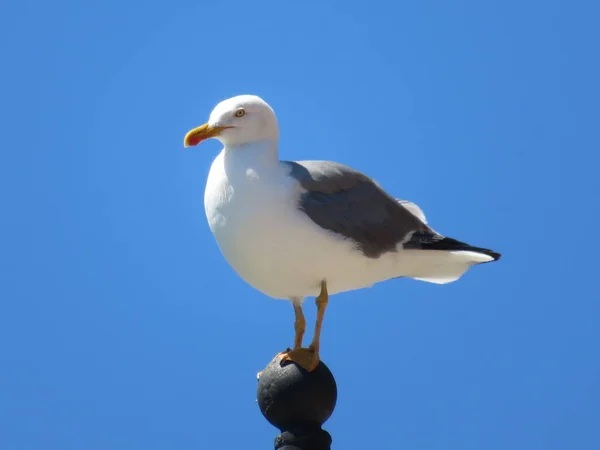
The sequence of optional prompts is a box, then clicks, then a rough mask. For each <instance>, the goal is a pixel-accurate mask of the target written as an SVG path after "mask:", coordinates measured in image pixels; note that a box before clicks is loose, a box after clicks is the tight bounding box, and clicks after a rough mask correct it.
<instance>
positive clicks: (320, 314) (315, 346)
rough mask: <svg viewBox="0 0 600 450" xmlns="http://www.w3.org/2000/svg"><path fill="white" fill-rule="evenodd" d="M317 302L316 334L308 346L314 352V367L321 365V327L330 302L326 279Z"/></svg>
mask: <svg viewBox="0 0 600 450" xmlns="http://www.w3.org/2000/svg"><path fill="white" fill-rule="evenodd" d="M315 303H316V304H317V322H316V323H315V334H314V336H313V340H312V343H311V344H310V347H308V348H309V349H310V350H312V352H313V369H314V368H315V367H317V366H318V365H319V346H320V341H321V328H322V327H323V318H324V317H325V309H326V308H327V303H329V294H328V293H327V283H326V282H325V280H323V281H322V282H321V293H320V294H319V296H318V297H317V298H316V300H315ZM310 370H312V369H310Z"/></svg>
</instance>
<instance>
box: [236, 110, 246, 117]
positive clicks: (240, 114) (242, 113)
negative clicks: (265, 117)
mask: <svg viewBox="0 0 600 450" xmlns="http://www.w3.org/2000/svg"><path fill="white" fill-rule="evenodd" d="M245 114H246V111H244V110H243V109H238V110H237V111H236V112H235V117H244V115H245Z"/></svg>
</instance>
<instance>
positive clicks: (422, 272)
mask: <svg viewBox="0 0 600 450" xmlns="http://www.w3.org/2000/svg"><path fill="white" fill-rule="evenodd" d="M406 252H407V253H408V252H410V253H411V255H410V256H409V255H407V256H409V257H408V258H407V260H408V261H409V262H407V263H405V264H406V266H407V267H406V269H405V271H406V273H405V275H404V276H407V277H410V278H414V279H415V280H421V281H427V282H428V283H436V284H446V283H451V282H453V281H456V280H458V279H459V278H460V277H461V276H463V275H464V273H465V272H466V271H467V270H469V268H470V267H471V266H474V265H476V264H481V263H486V262H490V261H493V260H494V258H492V257H491V256H488V255H485V254H483V253H477V252H473V251H453V252H448V251H438V250H425V251H424V250H406ZM403 265H404V264H403Z"/></svg>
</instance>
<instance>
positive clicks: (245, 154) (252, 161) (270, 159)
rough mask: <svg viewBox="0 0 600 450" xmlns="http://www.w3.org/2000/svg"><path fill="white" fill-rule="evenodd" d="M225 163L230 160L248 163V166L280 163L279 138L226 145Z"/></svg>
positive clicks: (224, 151)
mask: <svg viewBox="0 0 600 450" xmlns="http://www.w3.org/2000/svg"><path fill="white" fill-rule="evenodd" d="M223 153H224V157H225V165H227V164H228V161H233V160H235V161H236V165H238V164H240V163H242V164H243V163H246V164H247V165H248V166H255V165H261V166H263V165H274V164H278V163H279V152H278V148H277V140H265V141H259V142H253V143H251V144H241V145H231V144H229V145H226V146H225V148H224V149H223Z"/></svg>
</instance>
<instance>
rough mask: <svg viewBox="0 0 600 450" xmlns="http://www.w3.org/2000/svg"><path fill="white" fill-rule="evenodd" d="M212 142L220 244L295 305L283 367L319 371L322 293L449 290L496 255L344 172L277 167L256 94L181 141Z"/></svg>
mask: <svg viewBox="0 0 600 450" xmlns="http://www.w3.org/2000/svg"><path fill="white" fill-rule="evenodd" d="M210 138H214V139H217V140H219V141H220V142H221V144H223V147H224V148H223V149H222V150H221V152H220V153H219V155H218V156H217V157H216V158H215V159H214V161H213V163H212V165H211V168H210V172H209V174H208V179H207V182H206V190H205V193H204V207H205V212H206V218H207V220H208V224H209V227H210V230H211V232H212V233H213V235H214V237H215V239H216V242H217V245H218V247H219V249H220V251H221V253H222V254H223V256H224V258H225V259H226V260H227V262H228V263H229V264H230V265H231V267H232V268H233V269H234V270H235V272H237V274H238V275H239V276H240V277H241V278H242V279H243V280H244V281H245V282H246V283H248V284H249V285H250V286H252V287H254V288H255V289H257V290H258V291H260V292H262V293H263V294H265V295H267V296H269V297H272V298H275V299H287V300H289V301H291V303H292V306H293V308H294V313H295V322H294V345H293V348H292V349H289V348H288V349H287V351H284V352H281V353H279V354H278V356H279V357H280V360H281V363H282V364H283V363H285V362H286V361H293V362H295V363H296V364H298V365H299V366H301V367H303V368H304V369H306V370H308V371H312V370H314V369H315V368H316V367H317V366H318V364H319V361H320V359H319V350H320V336H321V328H322V325H323V318H324V316H325V309H326V307H327V303H328V300H329V295H333V294H337V293H340V292H346V291H351V290H356V289H361V288H365V287H370V286H372V285H373V284H375V283H378V282H381V281H385V280H389V279H393V278H402V277H406V278H413V279H417V280H422V281H426V282H430V283H438V284H444V283H449V282H452V281H455V280H457V279H458V278H460V277H461V276H462V275H463V274H464V273H465V272H466V271H467V270H468V269H469V268H470V267H471V266H474V265H477V264H482V263H488V262H492V261H495V260H497V259H499V258H500V256H501V255H500V254H499V253H496V252H494V251H492V250H488V249H485V248H480V247H474V246H471V245H469V244H466V243H464V242H461V241H458V240H456V239H452V238H449V237H444V236H443V235H441V234H439V233H438V232H436V231H434V230H433V229H432V228H430V227H429V225H428V224H427V220H426V218H425V215H424V214H423V211H422V210H421V209H420V208H419V207H418V206H417V205H415V204H414V203H412V202H409V201H406V200H399V199H396V198H394V197H392V196H391V195H390V194H388V193H387V192H386V191H384V190H383V189H382V188H381V187H380V186H379V185H378V184H377V183H376V182H375V181H373V180H372V179H371V178H369V177H368V176H367V175H364V174H362V173H361V172H358V171H356V170H354V169H352V168H350V167H348V166H345V165H343V164H340V163H337V162H331V161H281V160H280V159H279V154H278V153H279V149H278V142H279V127H278V123H277V119H276V116H275V113H274V111H273V109H272V108H271V107H270V106H269V105H268V104H267V103H266V102H265V101H264V100H262V99H261V98H260V97H257V96H254V95H240V96H236V97H233V98H229V99H227V100H224V101H222V102H220V103H219V104H218V105H217V106H216V107H215V108H214V109H213V111H212V112H211V114H210V117H209V119H208V122H207V123H206V124H204V125H202V126H200V127H197V128H194V129H192V130H191V131H189V132H188V133H187V134H186V136H185V138H184V146H185V147H190V146H195V145H198V144H199V143H200V142H202V141H204V140H206V139H210ZM306 297H316V306H317V318H316V323H315V329H314V335H313V339H312V343H311V344H310V345H309V347H306V348H305V347H302V341H303V337H304V332H305V328H306V320H305V318H304V314H303V311H302V303H303V301H304V299H305V298H306Z"/></svg>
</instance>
